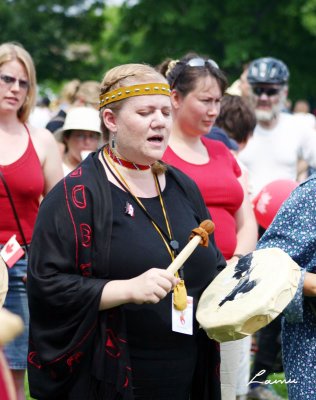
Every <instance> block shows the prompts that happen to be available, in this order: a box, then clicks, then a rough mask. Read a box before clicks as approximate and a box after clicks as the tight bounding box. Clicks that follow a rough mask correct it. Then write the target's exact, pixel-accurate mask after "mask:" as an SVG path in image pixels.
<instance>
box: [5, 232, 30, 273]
mask: <svg viewBox="0 0 316 400" xmlns="http://www.w3.org/2000/svg"><path fill="white" fill-rule="evenodd" d="M24 253H25V252H24V250H23V249H22V247H21V246H20V244H19V243H18V241H17V240H16V235H13V236H11V238H10V239H9V240H8V241H7V243H6V244H5V245H4V247H3V248H2V250H1V251H0V255H1V257H2V258H3V261H4V262H5V263H6V264H7V266H8V267H9V268H11V267H13V265H14V264H15V263H16V262H17V261H18V260H19V259H20V258H21V257H22V256H23V254H24Z"/></svg>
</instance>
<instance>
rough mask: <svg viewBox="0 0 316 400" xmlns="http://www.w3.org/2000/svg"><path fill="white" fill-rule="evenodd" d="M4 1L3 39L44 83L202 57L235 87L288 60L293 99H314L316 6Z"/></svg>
mask: <svg viewBox="0 0 316 400" xmlns="http://www.w3.org/2000/svg"><path fill="white" fill-rule="evenodd" d="M109 4H110V1H109V0H63V1H58V0H56V1H55V0H2V1H1V2H0V26H1V31H0V39H1V42H4V41H12V40H13V41H18V42H20V43H22V44H23V45H24V46H25V47H26V48H27V49H28V50H29V51H30V53H31V54H32V56H33V57H34V60H35V63H36V67H37V73H38V78H39V81H43V80H46V79H50V80H53V81H55V82H61V81H63V80H66V79H72V78H75V77H76V78H77V77H78V78H79V79H81V80H84V79H98V80H99V79H101V77H102V75H103V73H104V72H105V71H106V70H107V69H108V68H110V67H112V66H114V65H117V64H120V63H125V62H148V63H150V64H153V65H156V64H159V63H160V62H161V61H162V60H163V59H164V58H166V57H171V58H179V57H181V56H182V55H183V54H185V53H186V52H188V51H196V52H198V53H201V54H205V55H207V56H209V57H211V58H214V59H215V60H216V61H217V62H218V63H219V64H220V65H221V67H222V68H223V69H224V70H225V71H226V73H227V75H228V78H229V80H230V81H231V82H232V81H233V80H234V79H235V78H236V77H237V76H239V74H240V73H241V70H242V65H243V64H244V63H246V62H249V61H250V60H252V59H254V58H256V57H260V56H268V55H270V56H274V57H277V58H281V59H282V60H284V61H285V62H286V63H287V64H288V66H289V68H290V72H291V85H290V97H291V98H292V99H293V100H295V99H296V98H298V97H305V98H307V99H308V100H310V101H313V102H314V103H316V95H315V94H314V87H315V78H314V76H315V73H314V71H315V70H316V58H315V57H314V54H315V50H316V40H315V37H316V0H277V1H276V0H256V1H253V0H125V1H123V4H122V5H121V6H110V5H109Z"/></svg>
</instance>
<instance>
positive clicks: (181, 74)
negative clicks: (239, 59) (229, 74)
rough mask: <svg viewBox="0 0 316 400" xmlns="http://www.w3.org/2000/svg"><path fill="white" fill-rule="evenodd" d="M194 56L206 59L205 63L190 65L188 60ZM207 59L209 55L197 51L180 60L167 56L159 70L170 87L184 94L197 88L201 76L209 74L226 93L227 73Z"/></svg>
mask: <svg viewBox="0 0 316 400" xmlns="http://www.w3.org/2000/svg"><path fill="white" fill-rule="evenodd" d="M194 58H201V59H203V60H205V61H206V62H205V65H204V66H197V67H195V66H194V67H191V66H189V65H188V62H189V61H190V60H192V59H194ZM207 61H208V59H207V57H202V56H200V55H198V54H195V53H188V54H186V55H185V56H184V57H182V58H181V59H180V60H172V59H170V58H167V59H166V60H164V61H163V62H162V63H161V64H160V65H159V66H158V70H159V72H160V73H162V75H164V76H165V77H166V78H167V80H168V83H169V85H170V88H171V89H176V90H177V91H178V92H180V93H181V94H182V95H183V96H186V95H187V94H188V93H190V92H192V91H193V90H194V89H195V87H196V83H197V80H198V79H199V78H201V77H207V76H212V77H213V78H215V80H216V81H217V83H218V85H219V87H220V89H221V92H222V94H224V93H225V90H226V88H227V86H228V82H227V78H226V76H225V74H224V73H223V71H221V70H220V69H219V68H217V67H216V66H215V65H213V64H212V63H210V62H207Z"/></svg>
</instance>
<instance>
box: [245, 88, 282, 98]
mask: <svg viewBox="0 0 316 400" xmlns="http://www.w3.org/2000/svg"><path fill="white" fill-rule="evenodd" d="M280 90H281V89H280V88H265V87H262V86H255V87H253V88H252V91H253V93H254V94H255V95H256V96H261V95H262V94H263V93H264V94H266V95H267V96H269V97H270V96H275V95H276V94H279V93H280Z"/></svg>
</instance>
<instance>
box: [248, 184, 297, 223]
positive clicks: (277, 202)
mask: <svg viewBox="0 0 316 400" xmlns="http://www.w3.org/2000/svg"><path fill="white" fill-rule="evenodd" d="M298 185H299V184H298V183H297V182H295V181H292V180H289V179H279V180H276V181H273V182H270V183H269V184H267V185H266V186H264V187H263V188H262V189H261V191H260V192H259V194H258V195H257V196H256V197H255V198H254V199H253V201H252V204H253V207H254V213H255V216H256V219H257V222H258V224H259V225H261V226H262V227H263V228H264V229H267V228H268V226H269V225H270V224H271V222H272V220H273V218H274V217H275V215H276V214H277V212H278V211H279V208H280V207H281V205H282V204H283V203H284V201H285V200H286V199H287V198H288V197H289V196H290V194H291V193H292V191H293V190H294V189H295V188H296V187H297V186H298Z"/></svg>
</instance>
